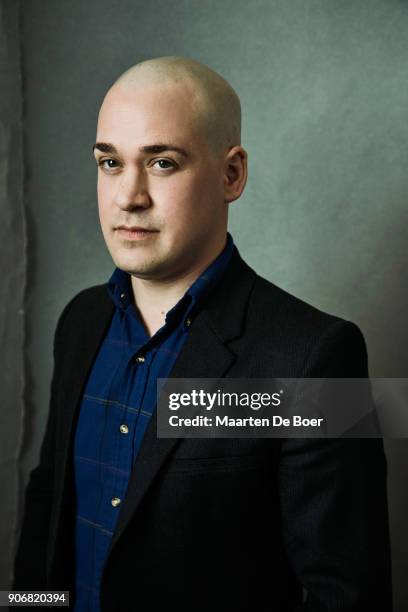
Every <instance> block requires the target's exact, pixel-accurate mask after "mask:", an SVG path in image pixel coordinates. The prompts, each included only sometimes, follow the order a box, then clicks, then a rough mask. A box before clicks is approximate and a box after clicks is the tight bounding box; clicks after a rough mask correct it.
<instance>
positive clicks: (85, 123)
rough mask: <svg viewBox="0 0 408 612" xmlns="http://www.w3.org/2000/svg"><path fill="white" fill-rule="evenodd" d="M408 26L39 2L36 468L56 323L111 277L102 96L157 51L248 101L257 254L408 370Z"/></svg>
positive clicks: (301, 7) (35, 53)
mask: <svg viewBox="0 0 408 612" xmlns="http://www.w3.org/2000/svg"><path fill="white" fill-rule="evenodd" d="M39 4H41V11H39V10H38V7H39ZM407 31H408V3H407V2H402V1H397V0H342V1H341V2H339V1H338V0H258V1H254V2H247V1H246V0H222V2H213V1H209V0H207V1H205V0H204V1H203V0H199V1H198V0H175V1H174V2H168V1H164V0H151V1H150V2H146V3H145V2H140V1H135V0H122V1H121V2H112V1H111V0H109V1H108V0H87V2H82V1H80V0H74V1H73V0H71V1H68V0H59V2H55V1H51V0H42V1H41V3H39V2H38V1H33V0H26V1H25V2H24V5H23V34H24V44H23V57H24V77H25V88H26V96H27V115H26V129H27V131H26V144H27V166H28V182H27V198H28V210H27V214H28V231H29V249H30V251H29V252H30V257H29V269H28V301H27V312H28V318H29V327H28V338H27V342H28V343H27V355H28V359H29V369H28V371H27V376H28V385H29V387H28V388H29V393H28V394H27V404H28V406H27V411H28V413H29V414H30V419H31V420H30V423H29V424H28V425H27V428H28V430H29V431H30V434H31V442H30V444H27V445H26V446H25V448H24V455H23V456H22V465H23V468H24V470H25V472H26V473H27V470H28V468H29V467H31V466H32V465H33V463H34V462H35V460H36V457H37V451H38V445H39V441H40V438H41V435H42V432H43V427H44V422H45V416H46V411H47V404H48V385H49V377H50V368H51V343H52V334H53V329H54V325H55V321H56V318H57V315H58V313H59V312H60V311H61V308H62V307H63V305H64V304H65V303H66V301H67V300H68V298H70V297H71V296H72V295H73V294H74V293H75V292H77V291H78V290H79V289H81V288H82V287H85V286H88V285H91V284H96V283H100V282H103V281H105V280H106V279H107V278H108V276H109V275H110V273H111V271H112V263H111V260H110V258H109V256H108V254H107V252H106V250H105V247H104V244H103V239H102V235H101V232H100V230H99V226H98V217H97V209H96V197H95V186H94V185H95V174H96V172H95V168H94V162H93V160H92V157H91V145H92V143H93V139H94V134H95V123H96V116H97V110H98V106H99V104H100V101H101V98H102V96H103V93H104V92H105V90H106V88H107V87H108V86H109V84H110V83H111V82H112V80H113V79H114V78H115V77H116V76H117V75H118V74H119V73H120V72H121V71H122V70H124V69H125V68H127V67H128V66H129V65H131V64H133V63H135V62H137V61H140V60H142V59H145V58H147V57H151V56H157V55H169V54H182V55H188V56H191V57H194V58H196V59H198V60H200V61H203V62H204V63H207V64H208V65H210V66H211V67H213V68H214V69H216V70H218V71H220V72H221V74H223V75H224V76H225V77H226V78H227V79H228V80H230V82H231V83H232V84H233V86H235V88H236V89H237V91H238V92H239V94H240V96H241V100H242V105H243V111H244V144H245V145H246V147H247V149H248V152H249V156H250V166H249V168H250V179H249V183H248V186H247V190H246V193H245V195H244V197H243V198H242V199H241V200H240V201H239V202H236V203H234V204H233V205H232V207H231V230H232V233H233V235H234V237H235V240H236V242H237V244H238V247H239V248H240V251H241V253H242V255H243V256H244V257H245V258H246V259H247V261H248V262H249V263H250V264H252V265H253V266H254V267H255V268H256V269H257V270H258V271H259V272H260V273H262V274H263V275H264V276H266V277H268V278H270V279H271V280H273V281H274V282H276V283H277V284H280V285H281V286H283V287H284V288H285V289H287V290H289V291H291V292H292V293H295V294H296V295H299V296H300V297H302V298H303V299H305V300H307V301H310V302H311V303H313V304H315V305H316V306H318V307H320V308H322V309H325V310H328V311H331V312H333V313H335V314H338V315H341V316H344V317H346V318H348V319H351V320H354V321H355V322H357V323H358V324H359V325H360V326H361V328H362V329H363V331H364V333H365V335H366V338H367V341H368V347H369V354H370V368H371V374H372V375H374V376H405V375H406V371H407V360H406V345H407V337H408V323H407V320H406V317H405V316H404V315H405V312H406V305H407V291H408V290H407V283H406V282H404V281H405V279H404V261H405V257H406V245H407V241H408V224H407V223H406V221H407V217H408V213H407V199H408V197H407V193H408V174H407V172H406V169H407V166H408V163H407V162H408V148H407V146H406V143H407V141H408V123H407V109H408V45H407V42H406V41H407ZM406 450H407V447H406V445H405V443H399V444H396V443H395V444H389V445H388V457H389V465H390V501H391V512H392V529H393V532H392V533H393V540H394V554H395V562H394V571H395V578H396V595H397V602H398V605H397V606H396V610H397V612H398V610H401V611H402V610H405V609H407V606H408V591H407V588H408V587H407V585H406V580H405V577H404V576H405V573H406V562H405V560H404V557H405V550H406V549H407V545H408V533H407V527H406V525H405V524H404V516H406V514H407V510H408V500H407V494H406V493H404V492H403V487H401V483H403V482H405V473H406V468H407V452H406Z"/></svg>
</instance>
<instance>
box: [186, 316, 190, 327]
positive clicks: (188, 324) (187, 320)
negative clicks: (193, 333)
mask: <svg viewBox="0 0 408 612" xmlns="http://www.w3.org/2000/svg"><path fill="white" fill-rule="evenodd" d="M190 325H191V319H188V318H187V319H186V327H190Z"/></svg>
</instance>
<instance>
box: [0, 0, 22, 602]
mask: <svg viewBox="0 0 408 612" xmlns="http://www.w3.org/2000/svg"><path fill="white" fill-rule="evenodd" d="M19 51H20V50H19V38H18V3H17V2H12V1H11V0H6V1H5V0H0V92H1V93H0V216H1V223H0V245H1V257H0V278H1V285H0V346H1V353H0V388H1V410H0V483H1V505H0V551H1V552H0V590H1V589H6V588H8V586H9V578H10V576H9V572H10V564H11V559H12V555H13V525H15V523H16V518H17V507H18V462H17V460H18V451H19V447H20V444H21V434H22V417H23V400H22V393H23V337H24V327H23V314H24V311H23V297H24V285H25V264H26V261H25V252H24V251H25V226H24V210H23V189H22V184H23V172H22V167H23V164H22V125H21V106H22V105H21V74H20V54H19Z"/></svg>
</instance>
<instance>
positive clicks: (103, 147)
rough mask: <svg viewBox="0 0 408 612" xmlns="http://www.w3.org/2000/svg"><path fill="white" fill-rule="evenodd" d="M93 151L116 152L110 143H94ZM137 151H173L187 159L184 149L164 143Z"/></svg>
mask: <svg viewBox="0 0 408 612" xmlns="http://www.w3.org/2000/svg"><path fill="white" fill-rule="evenodd" d="M95 149H98V151H101V152H102V153H117V152H118V151H117V149H116V147H115V146H114V145H113V144H111V143H110V142H96V143H95V144H94V145H93V147H92V151H95ZM139 151H141V152H142V153H164V151H175V152H176V153H180V154H181V155H184V157H188V153H187V151H186V150H185V149H182V148H181V147H177V146H176V145H173V144H166V143H159V144H153V145H145V146H144V147H140V149H139Z"/></svg>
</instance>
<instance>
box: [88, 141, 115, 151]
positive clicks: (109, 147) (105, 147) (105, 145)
mask: <svg viewBox="0 0 408 612" xmlns="http://www.w3.org/2000/svg"><path fill="white" fill-rule="evenodd" d="M95 149H98V151H101V152H102V153H117V150H116V147H115V146H114V145H113V144H111V143H110V142H95V144H94V146H93V147H92V151H95Z"/></svg>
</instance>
